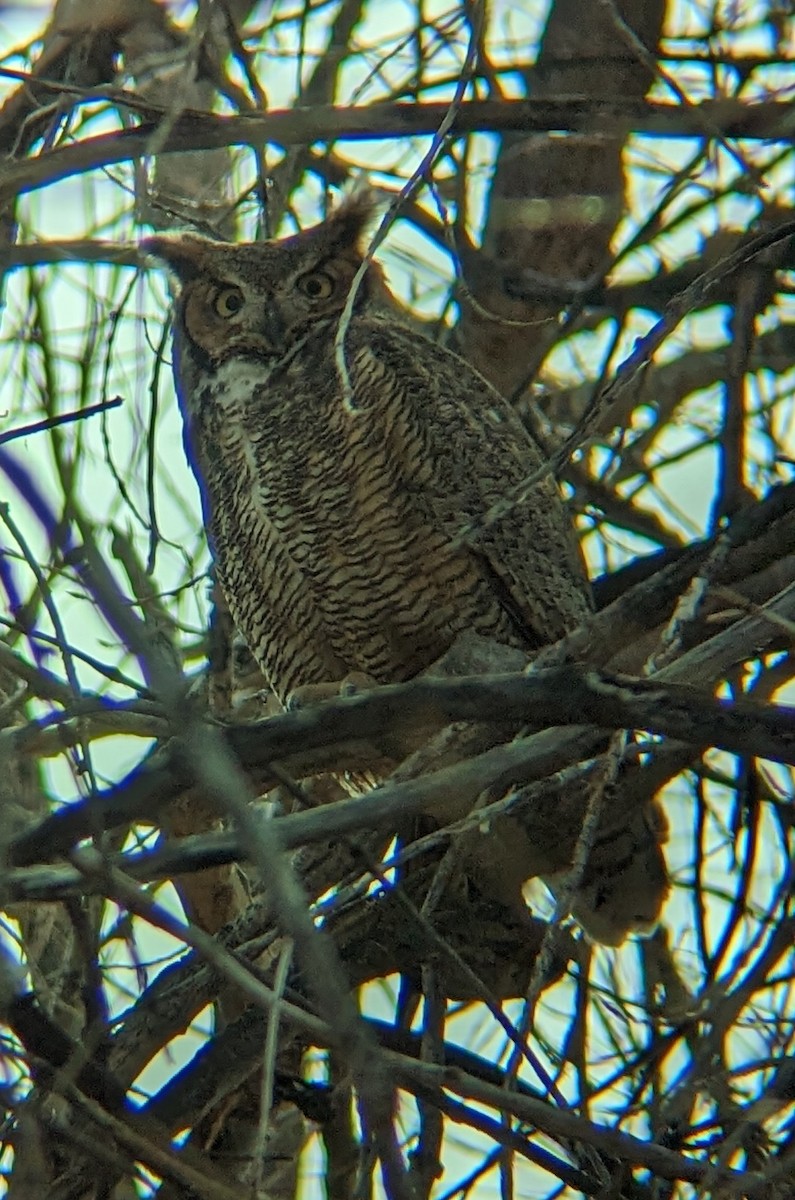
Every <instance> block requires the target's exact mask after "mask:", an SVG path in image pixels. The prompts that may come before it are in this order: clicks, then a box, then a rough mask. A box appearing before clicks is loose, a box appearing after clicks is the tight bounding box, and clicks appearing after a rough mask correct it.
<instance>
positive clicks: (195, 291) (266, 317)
mask: <svg viewBox="0 0 795 1200" xmlns="http://www.w3.org/2000/svg"><path fill="white" fill-rule="evenodd" d="M180 307H181V311H182V326H183V328H184V330H185V333H186V334H187V335H188V338H189V339H190V341H191V342H193V344H194V345H195V346H196V347H197V348H198V349H199V350H200V351H201V352H202V353H203V354H204V355H205V356H206V357H207V358H208V359H209V360H210V362H213V363H216V364H218V363H220V362H222V361H223V360H224V359H226V358H230V357H234V356H238V355H240V354H246V353H250V354H254V355H256V356H257V357H260V358H261V357H265V358H268V357H273V356H276V355H279V354H281V353H283V349H284V325H283V322H282V321H281V319H280V317H279V314H278V311H277V306H276V303H275V301H274V298H273V297H272V296H269V295H267V294H264V292H263V291H262V290H260V289H256V288H253V287H252V286H251V285H249V286H246V285H245V284H244V283H243V282H242V281H241V282H240V283H238V282H235V281H233V280H229V281H225V282H222V281H220V280H215V279H211V278H206V277H205V278H197V279H193V280H190V281H189V282H188V283H186V284H185V285H184V287H183V290H182V296H181V301H180Z"/></svg>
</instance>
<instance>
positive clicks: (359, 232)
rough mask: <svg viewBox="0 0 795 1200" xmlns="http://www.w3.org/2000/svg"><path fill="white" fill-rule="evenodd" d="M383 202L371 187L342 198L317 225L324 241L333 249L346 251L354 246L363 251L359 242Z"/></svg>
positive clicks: (359, 189)
mask: <svg viewBox="0 0 795 1200" xmlns="http://www.w3.org/2000/svg"><path fill="white" fill-rule="evenodd" d="M383 206H384V204H383V200H382V199H381V197H380V196H379V194H378V192H376V191H375V189H374V188H371V187H357V188H356V189H355V190H354V191H352V192H349V193H348V195H347V196H345V197H344V198H343V200H342V201H341V203H340V204H339V206H338V207H337V208H336V209H335V210H334V211H333V212H332V213H331V214H330V215H329V216H328V217H327V218H326V220H325V221H324V222H323V224H322V225H318V226H317V229H318V232H319V231H320V230H323V231H324V235H325V238H326V240H330V241H332V242H333V244H334V245H335V247H339V248H340V249H347V248H348V247H351V246H355V247H356V248H357V249H361V250H363V249H364V247H362V245H361V242H362V239H363V236H364V233H365V231H366V229H367V226H368V225H371V224H372V222H373V221H374V220H375V218H376V217H377V216H378V213H379V210H380V209H381V208H383Z"/></svg>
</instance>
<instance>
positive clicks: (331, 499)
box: [142, 198, 591, 702]
mask: <svg viewBox="0 0 795 1200" xmlns="http://www.w3.org/2000/svg"><path fill="white" fill-rule="evenodd" d="M372 215H373V214H372V205H371V202H369V201H368V200H367V199H366V198H351V199H349V200H348V201H347V202H345V203H343V205H342V206H341V207H340V208H339V209H338V210H337V211H336V212H334V213H333V214H332V215H331V216H330V217H329V218H328V219H327V220H325V221H323V222H322V223H321V224H319V225H317V226H315V227H314V228H312V229H309V230H307V231H305V232H302V233H299V234H296V235H295V236H293V237H288V238H285V239H283V240H281V241H270V242H262V243H253V244H238V245H233V244H225V243H221V242H213V241H209V240H207V239H205V238H202V237H198V236H196V235H193V234H177V235H165V236H156V237H151V238H148V239H146V240H145V241H144V243H143V245H142V249H143V250H144V252H146V253H149V254H152V255H154V256H156V257H158V258H160V259H161V260H163V261H164V262H165V263H166V264H167V265H168V267H169V268H170V269H171V271H172V273H173V275H174V276H176V279H177V281H178V284H179V291H178V297H177V301H176V311H175V317H174V374H175V379H176V385H177V393H178V397H179V403H180V407H181V410H182V415H183V419H184V426H185V437H186V446H187V451H188V455H189V458H190V461H191V464H192V466H193V469H194V471H195V473H196V476H197V479H198V481H199V485H200V489H201V494H202V502H203V506H204V515H205V521H206V525H207V529H208V532H209V536H210V540H211V544H212V548H213V553H214V557H215V563H216V568H217V572H218V578H219V581H220V583H221V586H222V588H223V590H224V593H225V595H226V597H227V599H228V603H229V607H230V610H231V612H232V615H233V618H234V621H235V623H236V625H237V627H238V628H239V629H240V631H241V633H242V634H243V636H244V638H245V639H246V641H247V643H248V645H249V648H250V649H251V651H252V653H253V655H254V657H255V658H256V660H257V662H258V663H259V664H260V667H261V668H262V670H263V672H264V674H265V676H266V677H267V679H268V681H269V683H270V684H271V686H272V687H273V689H274V691H275V693H276V695H277V696H278V697H279V698H280V700H281V701H282V702H286V701H287V699H288V697H289V695H290V693H291V692H292V691H293V690H294V689H296V688H298V687H305V686H306V685H312V684H327V683H331V682H333V681H337V682H340V681H342V680H343V679H344V678H346V677H347V676H350V675H351V674H353V673H365V674H366V675H367V676H370V677H372V678H373V679H375V680H376V681H379V682H384V683H389V682H396V681H400V680H405V679H408V678H410V677H411V676H413V675H415V674H417V673H418V672H419V671H422V670H423V669H424V668H426V667H428V666H429V665H430V664H431V663H433V662H434V661H435V660H436V659H437V658H439V657H440V656H441V655H442V654H444V653H445V651H447V650H448V649H449V647H450V646H451V644H452V642H453V641H454V640H455V638H456V637H457V635H458V634H460V633H461V632H462V631H464V630H474V631H476V632H478V633H480V634H483V635H485V636H487V637H490V638H493V639H495V640H496V641H499V642H502V643H507V644H510V645H514V646H519V647H522V648H525V649H528V650H529V649H533V648H536V647H539V646H542V645H544V644H546V643H549V642H552V641H554V640H556V639H557V638H559V637H561V636H562V635H563V634H565V633H566V632H567V631H569V630H571V629H572V628H574V627H575V626H577V625H578V624H579V623H580V622H582V620H583V619H584V618H586V617H587V616H588V614H589V612H590V611H591V599H590V591H589V586H588V582H587V578H586V575H585V571H584V568H583V563H582V560H581V556H580V552H579V548H578V545H577V541H576V538H575V536H574V532H573V529H572V526H571V523H570V520H569V517H568V515H567V512H566V509H565V506H564V504H563V502H562V500H561V497H560V495H559V493H558V490H557V487H556V485H555V483H554V481H553V480H551V479H549V478H547V479H545V480H543V481H542V482H540V483H537V484H536V485H535V486H534V487H533V489H532V490H531V492H530V493H529V495H528V496H527V498H526V499H524V500H522V501H521V502H520V503H517V504H515V505H514V506H513V507H510V508H507V506H506V508H507V510H506V511H505V513H504V515H502V516H501V517H500V518H499V519H498V520H491V519H489V520H486V519H485V518H486V516H487V514H489V513H490V512H491V510H492V509H493V506H494V505H495V503H496V502H497V501H499V500H500V499H501V498H504V497H505V496H506V494H508V493H510V492H511V491H512V489H514V488H516V487H517V485H519V484H520V483H521V482H522V481H523V480H525V479H526V478H527V476H528V475H530V474H531V473H532V472H533V471H535V470H536V468H538V467H539V466H541V463H542V459H541V455H540V452H539V449H538V447H537V446H536V444H535V443H534V442H533V440H532V439H531V437H530V436H529V434H528V433H527V431H526V430H525V428H524V426H523V425H522V423H521V421H520V420H519V419H518V417H517V416H516V413H515V412H514V411H513V409H512V408H511V406H510V405H509V404H508V403H507V401H506V400H505V399H503V397H502V396H500V395H499V394H498V393H497V392H496V391H495V390H494V389H493V388H492V387H491V386H490V385H489V384H488V383H487V382H486V380H485V379H484V378H483V377H482V376H481V375H479V374H478V372H477V371H475V370H474V369H473V368H472V367H471V366H469V365H468V364H467V363H466V362H465V361H464V360H463V359H462V358H459V357H458V356H457V355H456V354H454V353H452V352H451V351H449V350H446V349H444V348H442V347H441V346H438V345H436V344H434V343H433V342H431V341H430V340H428V339H426V338H425V337H423V336H422V335H421V334H420V333H419V332H417V331H416V330H414V329H412V328H410V327H409V326H408V325H406V324H405V323H403V322H402V321H401V320H400V319H398V316H397V309H396V307H394V306H393V305H390V297H389V293H388V292H387V290H386V285H385V284H384V282H383V276H382V273H381V271H380V268H379V267H378V266H377V265H375V264H371V265H369V266H368V268H367V271H366V273H365V274H364V277H363V279H362V281H361V284H360V286H359V288H358V291H357V292H356V296H355V300H354V304H353V311H352V314H351V317H350V321H349V323H348V324H347V328H345V329H344V337H343V339H342V347H343V354H344V361H345V370H346V373H347V380H345V379H343V377H342V375H343V373H342V372H341V371H340V370H339V369H338V365H337V360H336V357H335V339H336V338H337V334H338V330H339V328H340V319H341V315H342V313H343V309H344V307H345V304H346V301H347V299H348V295H349V292H350V290H351V284H352V281H353V279H354V276H355V275H356V273H357V271H358V270H359V268H360V267H361V265H362V261H363V254H362V248H361V245H360V243H361V239H362V236H363V232H364V229H365V226H366V224H367V222H368V221H369V220H370V219H371V217H372ZM465 527H466V528H468V529H470V530H473V531H474V533H471V535H470V536H469V537H468V538H466V539H462V537H461V534H462V531H463V530H464V528H465Z"/></svg>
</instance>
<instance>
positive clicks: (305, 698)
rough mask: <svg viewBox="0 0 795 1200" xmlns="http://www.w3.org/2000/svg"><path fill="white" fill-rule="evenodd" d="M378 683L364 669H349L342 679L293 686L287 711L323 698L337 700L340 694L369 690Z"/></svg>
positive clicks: (351, 694)
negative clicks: (348, 672)
mask: <svg viewBox="0 0 795 1200" xmlns="http://www.w3.org/2000/svg"><path fill="white" fill-rule="evenodd" d="M377 686H378V683H377V681H376V680H375V679H373V677H372V675H368V674H367V673H366V672H365V671H351V672H350V674H349V675H346V676H345V678H344V679H339V680H334V681H332V680H330V681H329V682H328V683H305V684H303V685H302V686H301V687H297V688H293V690H292V691H291V692H290V694H289V696H288V697H287V705H286V707H287V710H288V712H295V711H296V710H298V709H299V708H307V707H308V706H309V705H310V704H322V703H323V701H324V700H338V699H339V698H340V696H355V695H357V693H359V692H366V691H369V689H370V688H373V687H377Z"/></svg>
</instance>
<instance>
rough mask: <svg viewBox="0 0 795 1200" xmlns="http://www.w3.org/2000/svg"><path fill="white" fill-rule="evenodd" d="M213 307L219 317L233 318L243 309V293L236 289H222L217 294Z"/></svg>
mask: <svg viewBox="0 0 795 1200" xmlns="http://www.w3.org/2000/svg"><path fill="white" fill-rule="evenodd" d="M213 307H214V308H215V311H216V312H217V313H218V316H219V317H233V316H234V315H235V313H239V312H240V310H241V308H242V307H243V293H242V292H241V291H240V288H236V287H227V288H222V289H221V291H220V292H218V293H217V294H216V297H215V299H214V301H213Z"/></svg>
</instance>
